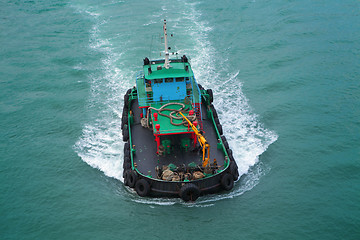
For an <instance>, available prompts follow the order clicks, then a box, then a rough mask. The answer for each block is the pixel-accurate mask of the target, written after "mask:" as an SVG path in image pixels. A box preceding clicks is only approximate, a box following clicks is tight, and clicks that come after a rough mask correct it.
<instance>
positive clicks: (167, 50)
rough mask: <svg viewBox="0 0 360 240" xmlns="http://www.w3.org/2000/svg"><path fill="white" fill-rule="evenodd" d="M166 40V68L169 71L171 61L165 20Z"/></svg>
mask: <svg viewBox="0 0 360 240" xmlns="http://www.w3.org/2000/svg"><path fill="white" fill-rule="evenodd" d="M164 39H165V64H164V67H165V68H166V69H169V67H170V61H169V49H168V42H167V32H166V20H164Z"/></svg>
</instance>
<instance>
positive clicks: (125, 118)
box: [121, 114, 129, 129]
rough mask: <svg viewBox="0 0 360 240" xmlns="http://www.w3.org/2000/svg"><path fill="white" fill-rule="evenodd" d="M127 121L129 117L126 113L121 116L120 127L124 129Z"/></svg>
mask: <svg viewBox="0 0 360 240" xmlns="http://www.w3.org/2000/svg"><path fill="white" fill-rule="evenodd" d="M128 123H129V118H128V115H127V114H126V115H124V116H122V118H121V129H124V127H125V125H128Z"/></svg>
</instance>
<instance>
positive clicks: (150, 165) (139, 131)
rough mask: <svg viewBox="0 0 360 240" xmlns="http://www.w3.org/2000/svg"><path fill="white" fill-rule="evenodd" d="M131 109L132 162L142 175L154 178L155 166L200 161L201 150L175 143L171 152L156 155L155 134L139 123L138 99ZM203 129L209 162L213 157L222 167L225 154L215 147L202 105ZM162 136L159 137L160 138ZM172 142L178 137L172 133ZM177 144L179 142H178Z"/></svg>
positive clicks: (214, 132)
mask: <svg viewBox="0 0 360 240" xmlns="http://www.w3.org/2000/svg"><path fill="white" fill-rule="evenodd" d="M131 109H132V111H133V113H134V123H133V124H132V127H131V139H132V144H133V145H135V149H136V153H135V154H134V163H136V165H137V169H138V170H139V171H140V172H141V173H143V174H144V175H151V176H152V177H154V178H156V170H155V168H156V167H157V166H159V167H162V166H163V165H169V164H170V163H172V164H174V165H176V166H180V165H183V164H185V165H188V164H189V163H192V162H194V163H195V164H197V165H201V163H202V151H201V150H199V151H188V152H185V151H184V150H182V149H180V147H179V146H177V145H176V144H174V145H173V148H174V149H173V151H172V154H171V155H169V156H167V155H165V156H158V155H157V154H156V142H155V136H154V135H153V132H152V131H151V130H150V129H147V128H144V127H142V126H141V124H140V113H141V112H142V110H141V109H139V105H138V101H137V100H134V102H133V104H132V108H131ZM202 111H203V114H202V116H203V129H204V134H203V135H204V137H205V138H206V140H207V141H208V143H209V144H210V162H211V163H212V162H213V160H214V158H215V159H216V161H217V164H218V166H219V167H223V165H224V160H225V155H224V153H223V151H222V150H220V149H217V142H218V140H217V136H216V131H215V129H214V127H213V124H212V122H210V119H206V109H205V107H204V106H203V107H202ZM162 138H163V137H160V139H162ZM171 138H172V142H175V141H176V138H179V135H172V137H171ZM178 145H179V144H178Z"/></svg>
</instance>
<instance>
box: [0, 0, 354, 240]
mask: <svg viewBox="0 0 360 240" xmlns="http://www.w3.org/2000/svg"><path fill="white" fill-rule="evenodd" d="M359 10H360V3H359V2H358V1H355V0H351V1H350V0H345V1H335V0H328V1H308V0H305V1H301V2H299V1H285V0H276V1H259V0H256V1H254V0H249V1H225V2H224V1H222V2H219V1H213V0H210V1H202V2H200V1H198V2H194V1H172V2H156V1H146V2H141V1H115V0H105V1H95V0H73V1H67V2H64V1H7V2H1V3H0V16H1V25H0V28H1V31H0V42H1V45H2V48H1V59H0V73H1V75H0V86H1V88H0V92H1V95H0V96H1V97H0V113H1V118H0V124H1V125H0V126H1V128H0V131H1V138H0V139H1V140H0V146H1V148H0V149H1V158H0V159H1V161H0V164H1V165H0V169H1V175H0V181H1V182H2V184H1V189H0V190H1V195H0V213H1V222H0V223H1V225H0V239H119V238H121V239H133V238H139V239H164V238H169V239H187V238H196V239H219V238H229V239H359V238H360V204H359V203H360V177H359V174H358V173H359V171H360V147H359V142H360V123H359V117H360V110H359V109H360V86H359V85H360V84H359V81H358V78H359V75H360V74H359V69H360V61H359V56H360V50H359V49H360V43H359V41H358V39H360V32H359V29H360V28H359V27H360V16H359ZM163 19H167V21H168V29H169V32H170V33H173V34H174V38H173V39H170V45H171V46H172V47H173V49H176V50H177V51H179V54H186V55H187V56H189V57H190V58H191V62H192V66H193V70H194V72H195V76H196V78H197V81H198V82H199V83H201V84H202V85H203V86H204V87H206V88H212V89H213V91H214V99H215V100H214V105H215V107H216V109H217V110H218V114H219V118H220V121H221V123H222V125H223V128H224V132H225V135H226V136H227V138H228V141H229V144H230V147H231V148H232V149H233V152H234V156H235V158H236V160H237V163H238V165H239V170H240V173H241V175H242V177H241V179H240V180H239V181H238V182H237V183H236V185H235V187H234V189H233V190H232V191H231V192H229V193H223V194H214V195H209V196H204V197H200V198H199V199H198V201H197V202H196V203H183V202H182V201H181V200H179V199H151V198H140V197H138V196H137V195H136V194H135V193H134V192H132V191H130V190H128V189H127V188H125V187H124V186H123V184H122V157H123V156H122V154H123V151H122V148H123V142H122V141H121V139H122V137H121V131H120V116H121V112H122V104H123V94H124V93H125V91H126V90H127V89H128V88H130V87H132V86H133V85H134V76H135V74H136V72H137V71H138V70H139V69H140V66H141V64H142V59H143V58H144V57H146V56H148V57H157V56H159V52H158V51H151V48H152V49H153V50H157V49H159V50H162V48H163V47H162V45H161V43H160V41H159V40H158V36H159V34H161V30H162V21H163Z"/></svg>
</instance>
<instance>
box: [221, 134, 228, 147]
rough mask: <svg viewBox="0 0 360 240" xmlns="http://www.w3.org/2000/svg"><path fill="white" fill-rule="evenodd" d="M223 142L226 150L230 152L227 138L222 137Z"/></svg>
mask: <svg viewBox="0 0 360 240" xmlns="http://www.w3.org/2000/svg"><path fill="white" fill-rule="evenodd" d="M221 141H222V142H223V144H224V147H225V149H226V150H228V149H229V143H228V141H227V140H226V137H225V136H221Z"/></svg>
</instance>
